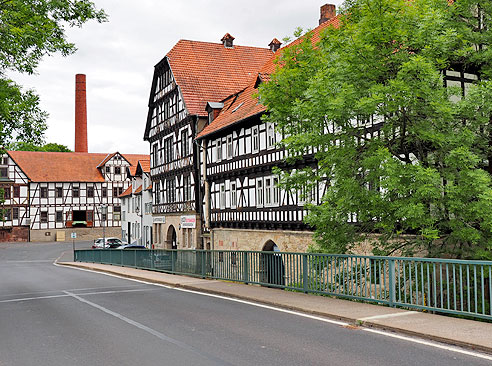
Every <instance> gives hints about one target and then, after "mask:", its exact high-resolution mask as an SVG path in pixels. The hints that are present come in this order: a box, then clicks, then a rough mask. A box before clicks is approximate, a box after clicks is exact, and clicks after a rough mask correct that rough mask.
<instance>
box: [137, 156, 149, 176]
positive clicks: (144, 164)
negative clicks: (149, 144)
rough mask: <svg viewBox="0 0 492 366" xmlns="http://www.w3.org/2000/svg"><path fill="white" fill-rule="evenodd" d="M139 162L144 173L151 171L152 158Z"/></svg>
mask: <svg viewBox="0 0 492 366" xmlns="http://www.w3.org/2000/svg"><path fill="white" fill-rule="evenodd" d="M138 163H139V164H140V167H141V168H142V170H143V172H144V173H150V159H148V160H139V161H138Z"/></svg>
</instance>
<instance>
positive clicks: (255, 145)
mask: <svg viewBox="0 0 492 366" xmlns="http://www.w3.org/2000/svg"><path fill="white" fill-rule="evenodd" d="M251 147H252V151H253V152H254V153H255V152H258V151H259V150H260V137H259V135H258V126H254V127H252V128H251Z"/></svg>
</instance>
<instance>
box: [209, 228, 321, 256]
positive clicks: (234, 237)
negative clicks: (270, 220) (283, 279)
mask: <svg viewBox="0 0 492 366" xmlns="http://www.w3.org/2000/svg"><path fill="white" fill-rule="evenodd" d="M270 240H271V241H273V242H274V243H275V244H276V245H277V246H278V248H279V249H280V251H282V252H305V251H306V250H307V248H308V247H309V245H311V244H313V242H314V241H313V233H312V232H311V231H288V230H248V229H225V228H217V229H213V230H212V241H213V249H215V250H221V249H224V250H256V251H261V250H263V247H264V246H265V244H266V243H267V242H268V241H270Z"/></svg>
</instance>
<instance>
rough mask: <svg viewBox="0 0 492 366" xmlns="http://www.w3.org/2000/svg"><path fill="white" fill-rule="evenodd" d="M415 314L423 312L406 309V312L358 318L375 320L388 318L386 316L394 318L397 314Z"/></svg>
mask: <svg viewBox="0 0 492 366" xmlns="http://www.w3.org/2000/svg"><path fill="white" fill-rule="evenodd" d="M414 314H421V313H419V312H417V311H405V312H404V313H391V314H384V315H374V316H368V317H365V318H359V319H357V320H361V321H366V320H374V319H386V318H394V317H397V316H405V315H414Z"/></svg>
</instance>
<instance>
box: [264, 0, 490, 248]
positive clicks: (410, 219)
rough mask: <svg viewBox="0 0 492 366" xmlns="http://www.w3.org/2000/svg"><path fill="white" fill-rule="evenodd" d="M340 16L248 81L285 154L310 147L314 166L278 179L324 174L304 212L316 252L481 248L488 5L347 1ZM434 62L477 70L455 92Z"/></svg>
mask: <svg viewBox="0 0 492 366" xmlns="http://www.w3.org/2000/svg"><path fill="white" fill-rule="evenodd" d="M343 14H345V15H344V16H341V24H340V26H339V27H338V28H333V27H330V28H329V29H327V30H326V32H325V33H324V34H323V36H322V37H321V41H320V42H319V43H318V44H317V45H315V46H313V45H312V43H311V41H310V38H309V35H310V34H309V33H308V34H306V35H305V36H304V38H303V40H302V41H301V42H298V43H297V44H295V45H293V46H292V47H289V48H287V49H286V50H285V51H284V52H283V53H282V55H281V57H280V58H279V60H278V66H279V67H278V68H277V71H276V72H275V73H274V74H273V75H272V77H271V81H270V82H269V83H264V84H262V85H261V86H260V97H261V101H262V103H264V104H265V105H266V106H267V111H268V113H267V114H266V115H265V117H264V119H265V120H266V121H270V122H274V123H276V125H277V127H278V128H279V129H280V130H281V131H283V132H284V134H285V135H286V136H287V137H286V138H285V139H284V140H283V141H282V142H281V145H282V146H284V147H285V148H286V149H287V150H288V151H289V153H290V158H289V159H288V160H289V161H290V162H291V163H293V162H295V161H296V160H298V159H301V158H302V156H303V155H304V154H305V153H306V152H308V151H309V149H312V148H314V149H315V157H316V161H317V169H297V170H295V171H294V170H292V171H288V172H284V173H283V179H282V182H283V184H284V186H285V187H286V188H288V189H295V190H298V191H301V192H309V191H310V190H311V187H312V186H314V185H316V184H319V183H322V184H323V183H324V184H326V187H327V188H326V194H325V195H324V197H323V198H322V203H321V204H320V205H317V206H315V205H309V206H308V207H309V211H310V212H309V215H308V217H307V220H306V221H307V223H308V224H310V225H312V226H313V227H314V228H315V235H316V239H317V244H318V246H319V248H318V249H321V250H325V251H331V252H347V251H348V252H349V251H350V250H351V249H352V248H353V247H354V245H356V244H357V243H359V242H361V241H362V240H365V239H369V240H371V241H372V242H373V245H374V250H373V252H374V253H376V254H391V253H395V252H397V253H402V254H405V255H411V254H414V253H415V252H416V251H419V250H422V249H425V250H426V251H427V252H428V255H430V256H439V255H442V254H443V253H447V254H451V255H453V256H455V257H461V258H492V254H491V249H492V182H491V176H490V173H489V172H488V171H487V170H489V171H492V158H491V157H492V149H491V141H492V127H491V123H490V122H491V118H492V103H491V102H492V83H491V82H489V81H487V80H489V79H490V78H491V77H492V67H491V62H492V54H491V52H492V48H491V44H492V30H490V29H489V28H487V27H486V26H485V25H486V24H490V22H491V20H492V19H491V17H492V2H490V1H487V2H485V1H484V2H480V1H477V0H475V1H472V0H455V1H454V2H448V1H445V0H414V1H412V2H408V1H407V0H349V1H347V2H346V3H345V4H344V9H343ZM443 70H457V71H460V70H466V71H467V72H469V73H471V72H472V71H473V72H474V73H476V74H478V75H480V77H481V80H482V81H481V82H477V84H476V85H475V86H474V87H471V88H469V89H468V93H467V94H466V96H464V97H463V96H462V91H461V89H459V88H446V87H445V86H444V83H443ZM351 221H352V222H351Z"/></svg>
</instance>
